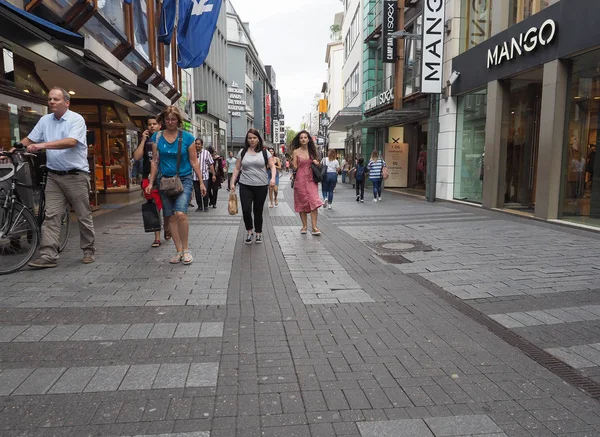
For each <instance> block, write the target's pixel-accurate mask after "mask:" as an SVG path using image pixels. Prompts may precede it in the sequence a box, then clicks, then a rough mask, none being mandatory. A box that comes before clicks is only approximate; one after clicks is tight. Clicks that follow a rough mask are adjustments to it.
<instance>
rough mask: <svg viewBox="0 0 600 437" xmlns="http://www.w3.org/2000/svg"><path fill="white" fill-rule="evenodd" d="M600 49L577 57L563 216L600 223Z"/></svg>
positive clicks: (570, 92)
mask: <svg viewBox="0 0 600 437" xmlns="http://www.w3.org/2000/svg"><path fill="white" fill-rule="evenodd" d="M598 65H600V50H595V51H593V52H590V53H586V54H584V55H581V56H578V57H577V58H575V59H574V60H573V63H572V72H571V75H570V77H571V80H570V83H569V90H568V95H567V98H568V101H567V108H568V110H567V117H568V119H567V132H566V133H565V137H566V138H565V141H564V148H563V176H562V177H563V195H562V201H561V205H560V217H561V218H563V219H566V220H569V221H576V222H580V223H585V224H589V225H593V226H600V171H599V172H595V169H596V167H598V169H599V170H600V158H598V156H597V154H596V150H597V148H598V146H600V143H599V141H600V136H599V135H598V132H599V131H600V72H599V70H598Z"/></svg>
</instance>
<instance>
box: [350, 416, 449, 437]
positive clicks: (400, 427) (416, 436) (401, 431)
mask: <svg viewBox="0 0 600 437" xmlns="http://www.w3.org/2000/svg"><path fill="white" fill-rule="evenodd" d="M356 425H357V426H358V429H359V431H360V435H361V436H362V437H399V436H406V437H437V436H435V435H434V434H432V432H431V431H430V430H429V428H428V427H427V425H426V424H425V422H423V421H422V420H421V419H405V420H389V421H375V422H358V423H357V424H356Z"/></svg>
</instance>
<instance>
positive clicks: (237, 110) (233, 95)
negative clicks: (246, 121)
mask: <svg viewBox="0 0 600 437" xmlns="http://www.w3.org/2000/svg"><path fill="white" fill-rule="evenodd" d="M227 92H228V93H229V98H228V99H227V109H228V110H229V112H231V115H232V116H233V117H241V116H242V112H244V111H246V100H244V90H242V89H241V88H239V85H238V84H237V82H236V81H233V82H232V83H231V86H230V87H229V88H227Z"/></svg>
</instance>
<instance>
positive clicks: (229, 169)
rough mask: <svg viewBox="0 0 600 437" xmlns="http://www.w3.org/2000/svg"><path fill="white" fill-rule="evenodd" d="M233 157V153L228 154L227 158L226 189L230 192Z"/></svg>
mask: <svg viewBox="0 0 600 437" xmlns="http://www.w3.org/2000/svg"><path fill="white" fill-rule="evenodd" d="M236 161H237V159H235V156H233V152H229V158H227V189H228V190H231V176H232V175H233V170H234V169H235V162H236Z"/></svg>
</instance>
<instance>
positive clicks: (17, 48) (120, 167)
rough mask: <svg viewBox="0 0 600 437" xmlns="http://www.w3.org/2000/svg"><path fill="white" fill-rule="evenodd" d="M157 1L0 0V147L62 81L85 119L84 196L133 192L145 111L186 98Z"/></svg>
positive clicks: (29, 122) (185, 79) (31, 121)
mask: <svg viewBox="0 0 600 437" xmlns="http://www.w3.org/2000/svg"><path fill="white" fill-rule="evenodd" d="M159 5H160V3H159V2H158V1H155V0H133V1H132V2H131V3H125V2H122V1H111V2H108V1H107V2H94V1H91V0H85V1H79V2H42V1H27V2H26V1H19V0H11V1H9V2H7V1H2V2H0V46H1V47H0V48H1V51H2V52H1V53H2V54H1V56H0V74H1V76H0V147H2V148H6V147H9V146H10V145H11V144H12V143H14V142H17V141H20V140H21V139H23V138H24V137H26V136H27V134H28V133H29V131H30V130H31V129H32V128H33V126H34V125H35V123H36V122H37V120H38V119H39V118H40V117H41V116H42V115H44V114H46V113H47V112H48V109H47V94H48V90H49V89H50V88H52V87H53V86H59V87H62V88H64V89H66V90H68V91H69V93H70V94H71V109H73V110H74V111H77V112H79V113H81V114H82V115H83V117H84V118H85V119H86V122H87V126H88V138H87V140H88V146H89V151H88V159H89V161H90V169H92V171H91V175H92V193H91V196H90V202H91V204H92V205H98V204H99V203H118V202H121V201H128V200H129V199H130V198H133V197H135V198H137V197H138V196H139V192H138V191H139V189H140V188H139V185H137V183H136V182H137V181H136V180H135V179H134V178H132V177H131V167H132V160H131V158H132V152H133V149H134V148H135V147H136V146H137V144H138V139H139V133H140V132H141V130H142V129H143V127H144V124H145V117H147V116H148V115H150V114H157V113H158V112H160V110H161V109H162V108H164V107H165V106H166V105H169V104H172V103H173V102H175V101H177V100H178V99H179V98H180V97H181V96H182V95H185V96H186V98H187V99H189V98H191V96H189V94H190V78H189V76H188V75H187V74H185V73H184V72H182V71H181V69H179V68H178V67H177V66H176V64H175V62H174V60H175V47H174V44H171V45H164V44H162V43H160V42H158V40H157V26H156V23H157V22H158V20H157V14H158V10H159V9H158V8H159ZM189 119H190V116H189V115H188V120H189Z"/></svg>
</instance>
